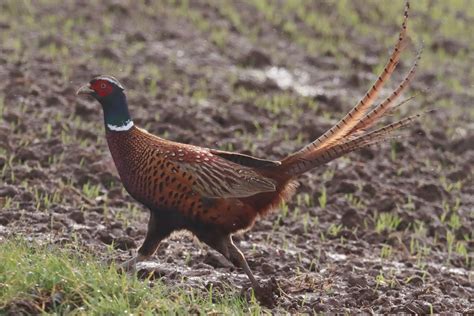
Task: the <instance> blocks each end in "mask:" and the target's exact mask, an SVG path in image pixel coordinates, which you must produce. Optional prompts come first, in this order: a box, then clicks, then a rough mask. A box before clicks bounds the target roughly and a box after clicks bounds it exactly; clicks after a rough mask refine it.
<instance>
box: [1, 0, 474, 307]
mask: <svg viewBox="0 0 474 316" xmlns="http://www.w3.org/2000/svg"><path fill="white" fill-rule="evenodd" d="M257 2H258V3H260V5H256V4H251V3H250V1H236V2H232V3H231V2H226V1H222V2H220V1H190V4H188V6H187V5H186V3H187V2H185V1H182V2H180V1H176V2H175V1H160V2H157V3H152V2H149V1H144V2H140V4H134V3H133V2H126V1H111V2H100V3H95V4H90V3H87V2H84V1H76V2H68V3H62V2H54V1H53V2H51V1H40V2H35V3H33V4H31V3H30V2H26V1H25V2H19V1H18V2H17V1H10V2H8V1H7V2H2V3H1V4H0V11H1V12H2V13H0V32H1V34H2V43H1V44H0V208H1V211H0V242H1V241H2V240H6V239H7V238H11V237H12V236H18V235H22V236H25V238H27V239H30V240H31V241H32V242H53V243H58V244H63V243H70V242H77V243H79V244H81V245H82V246H83V247H84V248H87V249H89V250H90V251H92V252H94V253H97V255H98V257H99V258H101V259H102V260H103V261H104V262H110V261H111V260H113V259H116V258H118V259H119V260H125V259H126V258H129V256H130V255H131V254H132V253H133V249H135V247H137V246H139V245H140V242H141V241H142V240H143V237H144V234H145V232H146V223H147V216H148V214H147V211H146V210H145V209H144V208H143V207H141V206H140V205H139V204H138V203H136V202H135V201H133V200H132V199H131V198H130V197H129V196H128V195H127V193H126V192H125V191H124V189H123V188H122V187H121V184H120V180H119V178H118V176H117V172H116V170H115V169H114V166H113V162H112V159H111V156H110V154H109V152H108V148H107V146H106V143H105V139H104V132H103V126H102V124H103V123H102V114H101V109H100V106H99V105H98V104H96V102H94V101H92V100H86V99H80V98H77V97H76V96H75V91H76V89H77V88H78V87H79V86H80V85H82V84H84V83H85V82H87V81H88V80H89V79H90V78H91V77H92V76H93V75H95V74H99V73H107V74H110V75H114V76H116V77H117V78H119V79H120V80H121V81H122V83H123V84H124V86H125V87H126V89H127V93H128V97H129V102H130V105H131V109H130V110H131V113H132V116H133V117H134V121H135V123H136V124H137V125H138V126H141V127H144V128H146V129H148V130H149V131H150V132H151V133H155V134H158V135H161V136H163V137H166V138H169V139H172V140H175V141H180V142H185V143H192V144H196V145H202V146H205V147H215V148H222V149H232V150H235V151H238V152H242V153H247V154H253V155H256V156H258V157H263V158H271V159H279V158H283V157H284V156H285V155H286V154H289V153H291V152H293V151H295V150H297V149H299V148H301V146H302V145H304V144H305V143H308V142H310V141H311V140H313V139H315V138H316V137H317V136H318V135H320V134H321V133H322V132H324V130H326V129H327V128H328V127H330V126H331V125H332V124H334V123H336V122H337V118H340V117H342V115H343V113H344V112H347V111H348V110H349V109H350V108H351V106H352V105H354V104H355V103H356V102H357V101H358V100H359V98H360V97H361V96H362V95H363V93H364V92H365V91H366V90H367V89H368V87H369V86H370V84H371V83H372V81H373V80H374V79H375V78H376V75H377V72H378V71H380V70H381V66H382V65H383V64H384V63H385V61H386V58H387V57H388V52H389V50H390V49H391V48H392V45H393V43H394V42H395V40H396V36H397V32H398V26H399V24H400V21H401V17H402V12H403V10H402V8H403V2H402V1H394V2H396V4H394V6H393V8H392V7H391V8H383V7H382V6H381V5H379V4H374V3H373V1H368V2H362V1H354V2H352V3H351V4H350V5H349V4H347V2H346V4H347V6H348V7H347V8H345V9H343V8H340V5H338V4H337V2H332V1H330V2H326V1H324V2H322V1H315V2H314V3H312V4H310V5H306V7H307V8H306V9H305V10H303V11H301V10H298V9H297V8H296V9H295V8H293V7H291V8H286V7H285V5H284V2H283V4H282V2H277V1H273V2H271V1H270V2H269V1H256V3H257ZM290 2H291V1H290ZM412 2H415V1H412ZM468 2H469V1H468ZM262 3H263V4H266V5H268V7H265V6H264V5H263V4H262ZM307 3H310V2H307ZM423 3H424V2H423ZM430 3H431V4H428V5H425V4H424V5H421V2H417V3H413V14H412V17H411V18H410V19H411V20H410V22H409V23H410V30H409V33H410V35H411V36H412V37H413V41H412V44H413V45H410V46H409V47H408V49H407V51H408V52H407V53H406V54H404V56H403V57H402V62H401V63H400V67H399V68H400V70H399V71H397V73H396V75H395V76H394V77H395V79H394V80H392V82H391V83H390V85H389V86H388V87H387V88H386V89H384V91H383V94H384V95H387V94H388V93H389V92H390V87H392V88H393V87H395V86H396V84H397V81H399V80H400V79H401V78H402V76H403V74H404V73H405V72H406V71H407V70H408V69H409V67H410V64H411V62H412V61H413V59H414V51H415V48H416V47H417V46H419V43H420V41H419V40H420V39H423V40H424V41H425V55H424V56H426V59H423V60H422V63H421V67H420V70H419V72H418V75H417V77H416V79H415V82H414V84H413V85H412V89H411V90H410V91H409V93H407V94H406V96H410V95H413V94H416V93H419V95H418V96H417V98H415V99H414V100H413V101H412V102H410V103H409V104H406V105H403V107H402V108H401V109H400V111H399V112H397V113H395V114H394V116H395V118H397V117H400V116H402V115H406V114H408V113H415V112H419V111H421V110H426V109H429V108H434V109H436V110H437V111H436V112H434V113H430V114H429V115H428V116H427V117H425V118H423V119H422V120H421V121H420V122H417V123H415V124H414V125H412V126H410V127H409V128H407V130H406V131H405V132H403V133H401V134H402V135H403V137H402V138H400V139H397V140H396V141H392V142H388V143H386V144H383V145H381V146H378V147H374V148H370V149H367V150H363V151H360V152H357V153H353V154H350V155H348V156H347V157H345V158H341V159H338V160H337V161H334V162H332V163H330V164H329V165H327V166H324V167H321V168H318V169H316V170H314V171H312V172H310V173H308V174H306V175H305V176H303V177H302V178H301V179H300V183H301V185H300V187H299V189H298V191H297V194H296V195H295V196H294V197H293V199H292V200H291V201H290V202H289V203H288V205H286V206H282V207H281V208H279V209H278V210H276V211H275V212H273V213H272V214H271V215H270V216H268V217H266V218H264V219H261V220H259V221H258V222H257V224H256V225H255V226H254V227H253V228H252V229H251V230H250V231H248V232H245V233H242V234H240V235H238V236H236V237H235V239H236V240H237V244H238V245H239V246H240V248H241V249H242V250H243V252H244V253H245V254H246V256H247V258H248V260H249V264H250V267H251V268H252V270H253V271H254V272H255V274H256V276H257V277H258V278H259V279H260V280H263V281H268V280H269V279H271V278H275V280H276V282H277V283H278V286H279V287H280V293H279V296H278V297H277V300H276V301H277V305H276V306H275V307H273V312H283V311H287V312H351V313H356V312H369V313H370V312H375V313H395V312H404V313H420V314H425V313H430V312H434V313H441V312H446V313H447V312H452V311H458V312H464V313H474V307H473V306H474V286H473V284H474V283H473V278H474V275H473V272H472V264H473V250H474V244H473V236H474V235H473V231H474V230H473V228H474V213H473V210H474V185H473V181H472V166H473V163H474V126H473V117H474V115H473V96H474V94H473V91H474V90H473V86H474V79H473V78H474V75H473V70H472V68H474V67H473V65H474V56H473V44H472V42H469V40H468V36H467V35H466V36H464V37H462V36H454V35H453V36H451V37H450V36H449V34H447V35H444V33H443V25H442V24H443V23H447V22H446V21H448V18H446V16H442V17H439V16H438V15H436V14H435V13H436V12H437V11H436V8H438V7H442V6H443V2H437V1H432V2H430ZM469 3H470V2H469ZM270 4H272V5H270ZM417 5H418V6H417ZM467 7H468V10H463V8H462V7H459V8H457V9H456V8H450V9H449V10H447V11H446V13H445V14H446V15H447V16H449V17H450V18H452V17H454V19H455V21H456V23H465V24H464V25H466V26H467V25H473V24H474V16H473V12H472V11H474V8H473V6H472V3H470V4H468V5H467ZM272 10H273V11H272ZM285 10H286V11H285ZM387 11H390V12H387ZM308 12H316V13H317V14H318V15H317V16H318V17H319V16H322V17H327V19H326V20H322V19H320V20H318V19H316V22H317V23H319V24H317V23H316V26H314V24H311V21H314V19H313V20H311V17H308V16H307V15H304V14H307V13H308ZM348 12H352V13H351V14H353V15H354V16H357V17H358V18H359V19H358V20H355V21H353V20H350V19H349V17H348V16H345V15H344V14H349V13H348ZM385 14H387V15H388V16H389V18H387V19H386V20H384V19H383V17H384V16H385ZM353 15H351V16H353ZM287 20H288V21H291V22H292V23H291V24H290V23H287ZM351 21H352V22H351ZM449 21H451V20H449ZM442 22H443V23H442ZM351 23H355V24H357V26H358V27H353V26H354V24H351ZM453 23H454V22H453ZM318 25H319V28H318ZM412 26H413V27H412ZM453 27H454V26H453ZM295 28H296V30H297V31H294V30H295ZM461 28H462V27H461ZM465 30H467V27H466V28H465ZM417 32H418V33H417ZM417 34H418V35H417ZM424 58H425V57H424ZM391 119H394V118H393V117H392V118H389V119H388V121H390V120H391ZM223 216H225V214H223ZM111 248H113V249H114V250H113V251H109V250H108V249H111ZM141 272H142V273H144V274H148V273H149V272H153V273H154V276H156V277H157V278H158V277H159V278H161V280H162V281H163V282H165V283H166V284H169V286H171V287H173V286H177V287H189V286H192V287H194V288H202V290H203V291H206V289H208V288H209V287H210V286H212V287H213V289H219V290H220V289H222V291H234V292H235V295H237V296H238V295H244V296H245V295H247V294H246V293H248V291H247V290H248V287H249V282H248V280H247V278H246V276H245V274H243V272H242V271H239V270H236V269H235V268H233V267H232V266H231V265H230V264H229V263H228V262H226V261H225V260H224V259H223V258H221V257H220V256H219V255H218V254H217V253H215V252H213V251H209V249H208V248H207V247H206V246H205V245H202V244H199V242H197V241H196V240H194V239H193V237H192V236H190V235H186V234H177V235H174V236H172V237H171V238H170V239H168V240H167V241H165V242H163V243H162V244H161V246H160V248H159V250H158V252H157V254H156V255H155V256H154V257H153V261H152V262H147V263H145V264H143V265H141Z"/></svg>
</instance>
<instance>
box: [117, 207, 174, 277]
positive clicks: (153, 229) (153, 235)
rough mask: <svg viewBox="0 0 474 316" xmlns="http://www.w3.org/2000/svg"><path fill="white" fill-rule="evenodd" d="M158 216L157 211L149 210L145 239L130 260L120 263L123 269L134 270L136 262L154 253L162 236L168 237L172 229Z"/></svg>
mask: <svg viewBox="0 0 474 316" xmlns="http://www.w3.org/2000/svg"><path fill="white" fill-rule="evenodd" d="M158 217H159V216H157V212H154V211H151V212H150V219H149V221H148V230H147V233H146V237H145V240H144V241H143V244H142V245H141V247H140V248H139V249H138V254H137V255H136V256H135V257H133V258H131V259H130V260H127V261H125V262H124V263H122V265H121V268H122V269H123V270H125V271H130V272H134V271H135V270H136V265H137V263H139V262H141V261H145V260H146V259H148V258H149V257H151V256H152V255H153V254H154V253H155V251H156V249H158V246H159V245H160V242H161V241H162V240H163V239H164V238H166V237H168V236H169V234H171V232H172V231H173V229H172V227H171V225H167V224H169V223H167V222H166V221H165V220H164V219H163V218H160V219H158Z"/></svg>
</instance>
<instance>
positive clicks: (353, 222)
mask: <svg viewBox="0 0 474 316" xmlns="http://www.w3.org/2000/svg"><path fill="white" fill-rule="evenodd" d="M361 222H362V218H361V217H360V216H359V214H357V211H356V210H355V209H353V208H349V209H348V210H346V212H345V213H344V215H342V217H341V223H342V225H344V226H345V227H347V228H353V227H357V226H359V224H360V223H361Z"/></svg>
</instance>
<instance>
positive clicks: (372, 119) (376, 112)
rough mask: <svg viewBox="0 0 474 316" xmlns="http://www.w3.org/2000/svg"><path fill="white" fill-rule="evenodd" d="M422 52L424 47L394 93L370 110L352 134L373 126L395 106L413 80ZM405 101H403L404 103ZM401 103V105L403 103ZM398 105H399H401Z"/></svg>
mask: <svg viewBox="0 0 474 316" xmlns="http://www.w3.org/2000/svg"><path fill="white" fill-rule="evenodd" d="M421 53H422V49H420V50H419V51H418V54H417V57H416V60H415V62H414V63H413V66H412V67H411V69H410V71H409V72H408V74H407V75H406V76H405V78H404V79H403V81H402V82H401V83H400V85H399V86H398V87H397V88H396V89H395V90H394V91H393V92H392V94H391V95H390V96H389V97H387V98H386V99H385V100H384V101H383V102H382V103H380V104H379V105H377V106H376V107H374V108H373V109H372V111H370V112H369V113H368V114H367V115H365V116H364V117H363V118H362V119H361V120H360V121H359V122H358V123H357V125H356V126H354V128H353V129H352V130H351V131H350V134H352V133H353V132H356V131H358V130H362V129H367V128H370V127H372V126H373V125H374V124H375V123H377V121H378V120H379V119H380V118H381V117H382V116H383V115H384V114H385V113H386V112H387V111H389V110H390V109H392V108H393V107H394V102H395V101H396V100H397V98H398V97H399V96H400V95H401V94H402V93H403V91H404V90H405V89H406V88H407V87H408V85H409V84H410V82H411V80H412V79H413V77H414V76H415V72H416V68H417V66H418V62H419V61H420V58H421ZM403 103H405V102H402V103H401V104H403ZM401 104H399V105H401ZM399 105H397V106H399Z"/></svg>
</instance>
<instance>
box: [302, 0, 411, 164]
mask: <svg viewBox="0 0 474 316" xmlns="http://www.w3.org/2000/svg"><path fill="white" fill-rule="evenodd" d="M409 8H410V5H409V2H408V1H407V2H406V5H405V12H404V19H403V22H402V29H401V31H400V34H399V37H398V41H397V43H396V44H395V47H394V50H393V52H392V54H391V56H390V58H389V61H388V63H387V64H386V65H385V67H384V69H383V71H382V74H381V75H380V76H379V77H378V78H377V80H376V81H375V83H374V84H373V86H372V87H371V88H370V89H369V91H368V92H367V93H366V95H365V96H364V97H363V98H362V99H361V100H360V101H359V103H357V104H356V106H355V107H354V108H353V109H352V110H351V111H350V112H349V113H347V115H346V116H345V117H344V118H342V119H341V120H340V121H339V122H338V123H337V124H336V125H334V126H333V127H332V128H331V129H329V130H328V131H327V132H326V133H324V134H323V135H322V136H320V137H319V138H318V139H316V140H315V141H314V142H312V143H310V144H308V145H307V146H305V147H304V148H303V149H301V150H300V151H298V152H296V153H294V155H296V156H299V155H302V154H305V153H307V152H311V151H313V150H315V149H318V148H323V147H330V146H332V145H334V144H335V143H337V142H338V141H339V140H341V139H342V138H343V137H344V136H346V135H347V134H349V133H350V132H351V130H352V129H353V128H354V127H355V126H356V125H357V124H358V122H359V121H360V119H361V118H362V117H364V115H365V114H366V113H367V111H368V110H369V109H370V107H371V106H372V104H373V103H374V101H375V99H376V98H377V95H378V94H379V92H380V90H381V89H382V87H383V85H384V84H385V83H386V82H387V81H388V80H389V79H390V77H391V75H392V73H393V71H394V70H395V68H396V67H397V65H398V62H399V60H400V55H401V53H402V51H403V50H404V48H405V47H406V42H407V41H406V38H407V37H406V33H407V21H408V11H409Z"/></svg>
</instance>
